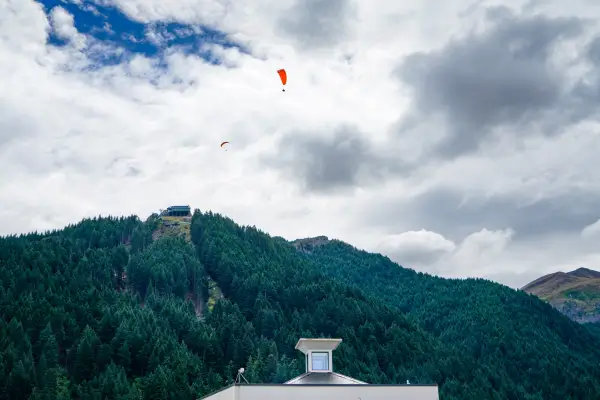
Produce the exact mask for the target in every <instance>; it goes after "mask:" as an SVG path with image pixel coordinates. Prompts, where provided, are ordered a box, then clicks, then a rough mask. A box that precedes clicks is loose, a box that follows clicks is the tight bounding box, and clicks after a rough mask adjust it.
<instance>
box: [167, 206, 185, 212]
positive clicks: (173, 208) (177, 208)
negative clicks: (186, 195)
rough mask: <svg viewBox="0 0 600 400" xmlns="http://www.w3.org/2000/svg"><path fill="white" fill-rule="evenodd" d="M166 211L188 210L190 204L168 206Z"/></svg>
mask: <svg viewBox="0 0 600 400" xmlns="http://www.w3.org/2000/svg"><path fill="white" fill-rule="evenodd" d="M167 211H190V206H170V207H167Z"/></svg>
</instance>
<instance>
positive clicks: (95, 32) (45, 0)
mask: <svg viewBox="0 0 600 400" xmlns="http://www.w3.org/2000/svg"><path fill="white" fill-rule="evenodd" d="M36 1H38V2H39V3H41V4H42V5H43V6H44V8H45V11H46V13H47V14H50V12H51V11H52V9H53V8H54V7H57V6H60V7H62V8H64V9H65V10H66V11H68V12H69V13H70V14H71V15H73V19H74V25H75V28H76V29H77V31H79V32H80V33H82V34H85V35H86V36H88V37H91V38H93V39H94V41H95V42H97V44H96V45H91V46H89V47H88V48H87V49H86V50H85V52H86V55H87V56H88V58H89V59H90V61H92V62H94V63H95V64H97V65H96V66H95V68H101V67H102V66H106V65H115V64H119V63H121V62H123V61H124V60H126V59H128V58H130V57H132V56H134V55H136V54H140V55H144V56H146V57H150V58H159V59H163V57H164V55H165V53H166V52H167V51H173V50H177V51H180V52H183V53H185V54H188V55H197V56H198V57H201V58H202V59H204V60H205V61H206V62H209V63H212V64H216V65H219V64H220V62H219V58H218V57H217V56H216V55H215V54H213V52H211V51H210V50H209V49H207V48H206V46H203V45H204V44H206V43H215V44H218V45H219V46H222V47H224V48H237V49H238V50H239V51H240V52H244V53H248V51H247V49H245V48H244V46H242V45H241V44H239V43H235V42H232V41H230V40H229V39H228V38H227V35H226V34H224V33H223V32H219V31H217V30H214V29H210V28H207V27H203V26H199V25H185V24H181V23H177V22H172V21H156V22H154V21H153V22H151V23H147V24H145V23H142V22H139V21H135V20H132V19H130V18H129V17H128V16H127V15H126V14H124V13H123V12H121V10H119V9H118V8H117V7H114V6H110V5H106V4H105V2H102V4H100V2H94V1H93V0H92V1H90V0H87V1H86V0H81V1H72V0H36ZM48 43H49V44H51V45H54V46H64V45H66V44H67V42H66V41H65V40H64V39H62V38H60V37H58V36H57V35H56V34H55V33H54V32H51V33H50V34H49V37H48ZM158 64H159V65H160V64H164V63H163V60H159V61H158Z"/></svg>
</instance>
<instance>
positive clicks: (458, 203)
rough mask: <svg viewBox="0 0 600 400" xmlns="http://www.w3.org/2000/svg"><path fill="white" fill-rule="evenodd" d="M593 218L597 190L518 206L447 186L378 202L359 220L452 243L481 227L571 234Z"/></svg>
mask: <svg viewBox="0 0 600 400" xmlns="http://www.w3.org/2000/svg"><path fill="white" fill-rule="evenodd" d="M599 217H600V208H599V207H598V194H597V193H590V192H586V191H577V190H573V191H571V192H570V193H569V194H564V195H560V196H555V197H551V198H546V199H542V200H539V201H537V202H534V203H528V204H523V203H522V202H521V200H520V199H519V198H518V197H515V196H511V197H509V196H497V197H491V198H483V197H468V198H465V197H463V196H462V195H461V193H459V192H458V191H456V190H453V189H451V188H438V189H435V190H432V191H429V192H425V193H423V194H421V195H419V196H416V197H414V198H412V199H411V200H409V201H397V202H394V201H382V202H381V203H379V204H373V205H372V207H371V208H370V209H369V211H368V212H367V213H366V214H365V215H364V216H363V218H364V219H365V222H367V223H370V224H371V225H377V226H383V227H386V228H388V229H389V230H390V232H394V233H396V232H398V231H403V230H419V229H426V230H430V231H433V232H437V233H439V234H441V235H443V236H444V237H446V238H449V239H451V240H454V241H455V242H458V241H460V240H462V239H463V238H464V237H466V236H467V235H469V234H471V233H473V232H476V231H479V230H481V229H483V228H487V229H488V230H498V229H506V228H512V229H514V230H515V231H516V235H515V240H520V239H522V240H525V239H533V238H535V237H539V236H544V235H550V234H556V233H575V232H579V231H581V229H582V228H583V227H584V226H586V225H589V224H591V223H593V222H595V221H596V220H597V219H598V218H599Z"/></svg>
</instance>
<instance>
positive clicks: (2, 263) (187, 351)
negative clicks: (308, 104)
mask: <svg viewBox="0 0 600 400" xmlns="http://www.w3.org/2000/svg"><path fill="white" fill-rule="evenodd" d="M163 228H164V223H163V224H162V225H161V223H160V221H159V220H158V219H157V218H156V217H152V218H150V219H149V220H148V221H147V222H145V223H143V222H141V221H140V220H139V219H138V218H137V217H129V218H97V219H91V220H84V221H82V222H81V223H79V224H77V225H74V226H70V227H67V228H65V229H64V230H60V231H53V232H46V233H43V234H31V235H23V236H18V237H17V236H12V237H7V238H0V283H1V285H0V315H1V316H2V318H1V319H0V399H36V400H37V399H44V400H45V399H61V400H64V399H98V400H104V399H105V398H107V399H127V400H129V399H131V400H133V399H136V400H139V399H143V400H162V399H194V398H197V397H200V396H202V395H205V394H207V393H208V392H211V391H213V390H215V389H218V388H220V387H222V386H223V385H225V384H228V383H231V382H232V380H233V378H234V376H235V373H236V371H237V369H238V368H240V367H242V366H243V367H245V368H246V370H247V373H246V377H247V378H248V379H249V380H250V381H251V382H284V381H285V380H287V379H289V378H291V377H294V376H296V375H298V374H300V373H301V372H303V368H304V360H303V358H302V355H301V354H299V352H297V351H295V350H294V345H295V343H296V341H297V339H298V338H299V337H318V336H332V337H341V338H342V339H343V340H344V342H343V345H342V346H340V348H339V349H338V350H337V351H336V352H335V353H334V358H335V361H334V362H335V366H336V370H338V371H339V372H341V373H344V374H348V375H350V376H352V377H355V378H357V379H360V380H364V381H367V382H370V383H393V382H399V383H402V382H405V381H406V380H407V379H408V380H410V381H411V383H431V382H436V383H438V384H439V385H440V392H441V399H443V400H453V399H561V400H562V399H593V398H600V384H599V382H598V379H597V377H598V376H600V352H599V350H598V348H599V346H598V345H599V344H600V340H599V339H598V338H597V337H595V336H594V335H592V334H591V331H590V330H587V329H585V328H584V327H582V326H580V325H578V324H576V323H573V322H571V321H569V320H568V319H567V318H565V317H563V316H562V315H560V314H559V313H558V312H556V311H555V310H553V309H552V308H551V307H550V306H549V305H547V304H545V303H543V302H541V301H540V300H538V299H537V298H535V297H534V296H530V295H527V294H525V293H521V292H517V291H514V290H511V289H509V288H506V287H503V286H500V285H497V284H493V283H490V282H486V281H481V280H479V281H475V280H465V281H450V280H444V279H439V278H433V277H430V276H426V275H423V274H417V273H415V272H414V271H411V270H407V269H403V268H400V267H398V266H397V265H395V264H393V263H391V262H390V261H389V260H387V259H386V258H384V257H381V256H378V255H371V254H368V253H364V252H360V251H357V250H356V249H354V248H352V247H350V246H347V245H345V244H342V243H340V242H333V243H327V241H325V242H323V243H321V242H319V246H316V247H314V248H311V250H310V251H311V252H312V253H310V254H309V253H307V252H306V251H307V250H306V249H307V248H308V247H306V246H303V247H302V249H303V252H301V253H299V252H298V251H297V250H296V248H295V247H294V246H292V245H290V244H289V243H288V242H286V241H285V240H283V239H281V238H271V237H269V236H268V235H266V234H264V233H262V232H260V231H259V230H257V229H255V228H250V227H241V226H239V225H237V224H235V223H234V222H233V221H232V220H230V219H228V218H225V217H222V216H220V215H218V214H213V213H210V212H209V213H200V212H198V211H196V212H195V213H194V216H193V218H192V221H191V226H190V231H189V233H190V235H191V243H190V241H189V238H190V236H188V235H187V233H186V234H185V235H181V236H180V232H179V231H177V230H173V232H171V231H169V230H165V229H163ZM157 232H158V234H157ZM154 239H156V241H154ZM206 303H208V305H209V306H208V307H205V306H204V305H205V304H206Z"/></svg>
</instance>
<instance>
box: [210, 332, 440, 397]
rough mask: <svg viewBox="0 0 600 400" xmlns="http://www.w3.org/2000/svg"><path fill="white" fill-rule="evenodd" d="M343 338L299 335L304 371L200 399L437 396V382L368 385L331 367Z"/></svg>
mask: <svg viewBox="0 0 600 400" xmlns="http://www.w3.org/2000/svg"><path fill="white" fill-rule="evenodd" d="M341 342H342V339H300V340H298V343H297V344H296V349H297V350H300V351H301V352H302V353H304V355H305V359H306V372H305V373H304V374H302V375H300V376H298V377H296V378H294V379H291V380H289V381H287V382H285V383H283V384H239V383H236V384H233V385H230V386H228V387H226V388H224V389H221V390H220V391H217V392H215V393H212V394H210V395H208V396H206V397H203V398H202V399H199V400H282V399H283V400H304V399H310V400H348V399H354V400H356V399H362V400H439V392H438V386H437V385H435V384H433V385H411V384H404V385H369V384H368V383H366V382H362V381H359V380H356V379H354V378H350V377H349V376H345V375H342V374H338V373H337V372H334V370H333V358H332V352H333V351H334V350H335V349H336V348H337V347H338V346H339V344H340V343H341Z"/></svg>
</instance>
